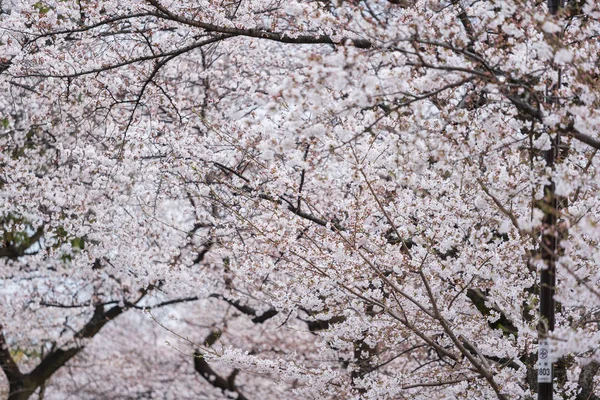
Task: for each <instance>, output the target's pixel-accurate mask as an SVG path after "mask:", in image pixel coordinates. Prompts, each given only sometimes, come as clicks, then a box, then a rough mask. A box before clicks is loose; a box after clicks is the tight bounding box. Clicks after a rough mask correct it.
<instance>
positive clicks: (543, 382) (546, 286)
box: [538, 0, 564, 400]
mask: <svg viewBox="0 0 600 400" xmlns="http://www.w3.org/2000/svg"><path fill="white" fill-rule="evenodd" d="M563 6H564V0H548V10H549V11H550V14H551V15H555V14H556V13H557V12H558V10H559V9H560V8H561V7H563ZM559 84H560V83H557V85H559ZM558 89H559V88H558V87H555V88H554V90H558ZM550 96H552V97H551V98H550V102H552V101H554V100H555V96H554V94H550ZM559 151H560V134H558V133H557V135H556V138H555V139H554V140H553V141H552V146H551V147H550V150H548V151H547V152H546V154H545V158H546V165H547V166H548V167H550V168H551V169H554V164H555V162H556V158H557V157H558V154H559ZM542 208H543V211H544V221H543V224H542V226H543V231H542V241H541V244H540V253H541V257H542V260H543V261H544V264H545V268H543V269H542V271H541V274H540V323H539V326H538V334H539V339H538V340H539V347H538V400H552V398H553V394H554V388H553V386H554V385H553V382H552V381H553V379H554V377H553V367H552V363H553V362H554V360H553V358H552V356H551V354H550V351H549V346H548V340H547V337H548V333H550V332H552V331H553V330H554V322H555V317H554V312H555V307H556V304H555V302H554V293H555V290H556V260H557V258H558V251H559V248H558V236H559V232H558V214H559V204H558V199H557V198H556V194H555V185H554V182H551V183H550V184H549V185H548V186H546V187H545V188H544V199H543V203H542Z"/></svg>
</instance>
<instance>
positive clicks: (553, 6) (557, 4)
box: [548, 0, 565, 15]
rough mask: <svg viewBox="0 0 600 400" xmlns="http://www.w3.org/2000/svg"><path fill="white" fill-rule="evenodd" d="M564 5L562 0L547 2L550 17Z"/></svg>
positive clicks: (549, 0)
mask: <svg viewBox="0 0 600 400" xmlns="http://www.w3.org/2000/svg"><path fill="white" fill-rule="evenodd" d="M564 5H565V2H564V0H548V9H549V10H550V14H552V15H554V14H556V13H557V12H558V9H559V8H561V7H564Z"/></svg>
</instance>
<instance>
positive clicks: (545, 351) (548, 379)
mask: <svg viewBox="0 0 600 400" xmlns="http://www.w3.org/2000/svg"><path fill="white" fill-rule="evenodd" d="M537 381H538V383H552V357H551V354H550V345H549V343H548V340H547V339H541V340H540V344H539V345H538V379H537Z"/></svg>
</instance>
